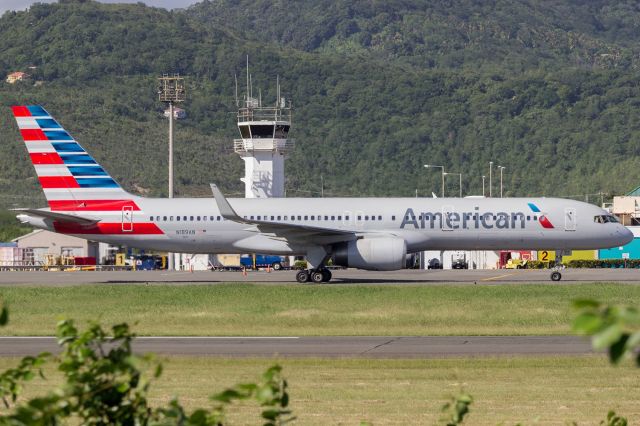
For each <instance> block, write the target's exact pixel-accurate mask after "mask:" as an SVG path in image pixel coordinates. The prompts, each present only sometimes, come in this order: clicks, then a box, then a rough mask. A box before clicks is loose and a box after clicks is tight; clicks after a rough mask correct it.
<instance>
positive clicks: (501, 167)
mask: <svg viewBox="0 0 640 426" xmlns="http://www.w3.org/2000/svg"><path fill="white" fill-rule="evenodd" d="M498 168H499V169H500V198H502V172H503V171H504V169H506V167H504V166H498Z"/></svg>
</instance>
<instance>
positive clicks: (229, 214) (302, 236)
mask: <svg viewBox="0 0 640 426" xmlns="http://www.w3.org/2000/svg"><path fill="white" fill-rule="evenodd" d="M211 191H212V192H213V198H215V200H216V203H217V204H218V209H220V214H221V215H222V217H224V218H225V219H227V220H231V221H233V222H237V223H244V224H247V225H251V226H255V227H256V228H257V230H258V231H260V232H262V233H265V234H272V235H273V237H274V238H277V239H286V240H289V241H290V240H296V241H300V242H309V243H313V244H334V243H339V242H343V241H351V240H356V239H358V235H357V234H356V233H355V232H353V231H343V230H340V229H332V228H321V227H317V226H308V225H300V224H295V223H274V222H268V221H264V220H252V219H245V218H244V217H242V216H240V215H239V214H238V213H236V211H235V210H234V209H233V207H231V204H229V201H227V199H226V198H225V196H224V195H223V194H222V192H221V191H220V189H219V188H218V186H217V185H215V184H213V183H212V184H211Z"/></svg>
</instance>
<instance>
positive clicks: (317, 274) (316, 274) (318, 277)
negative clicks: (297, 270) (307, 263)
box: [311, 271, 324, 284]
mask: <svg viewBox="0 0 640 426" xmlns="http://www.w3.org/2000/svg"><path fill="white" fill-rule="evenodd" d="M311 281H313V282H314V283H316V284H319V283H321V282H322V281H324V274H323V273H322V271H313V272H312V273H311Z"/></svg>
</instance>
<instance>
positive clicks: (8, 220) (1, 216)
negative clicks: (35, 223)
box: [0, 211, 31, 242]
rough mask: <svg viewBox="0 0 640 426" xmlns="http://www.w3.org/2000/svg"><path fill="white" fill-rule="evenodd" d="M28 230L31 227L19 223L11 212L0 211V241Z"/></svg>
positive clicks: (8, 239)
mask: <svg viewBox="0 0 640 426" xmlns="http://www.w3.org/2000/svg"><path fill="white" fill-rule="evenodd" d="M30 231H31V227H29V226H25V225H21V224H20V223H19V222H18V221H17V220H16V216H15V214H13V213H12V212H7V211H0V242H3V241H11V240H13V239H14V238H17V237H19V236H21V235H24V234H26V233H28V232H30Z"/></svg>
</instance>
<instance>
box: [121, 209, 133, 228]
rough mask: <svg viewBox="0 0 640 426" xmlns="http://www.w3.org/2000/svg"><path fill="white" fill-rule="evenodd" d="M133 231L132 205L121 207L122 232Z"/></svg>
mask: <svg viewBox="0 0 640 426" xmlns="http://www.w3.org/2000/svg"><path fill="white" fill-rule="evenodd" d="M132 231H133V207H132V206H123V207H122V232H132Z"/></svg>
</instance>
